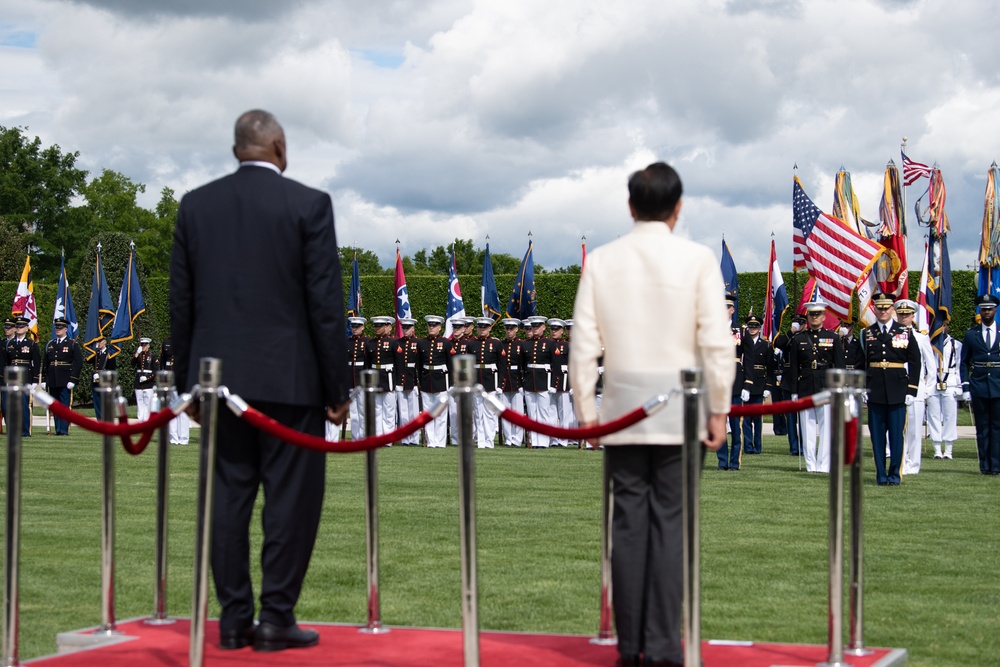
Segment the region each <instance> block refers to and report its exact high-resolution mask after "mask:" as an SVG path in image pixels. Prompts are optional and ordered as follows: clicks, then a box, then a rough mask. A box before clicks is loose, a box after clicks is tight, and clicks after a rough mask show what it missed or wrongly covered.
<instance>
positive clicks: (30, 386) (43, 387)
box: [28, 382, 45, 391]
mask: <svg viewBox="0 0 1000 667" xmlns="http://www.w3.org/2000/svg"><path fill="white" fill-rule="evenodd" d="M37 386H38V385H37V384H35V383H34V382H32V383H31V384H29V385H28V391H35V387H37ZM42 391H45V386H44V385H43V386H42Z"/></svg>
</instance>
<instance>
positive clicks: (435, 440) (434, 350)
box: [417, 315, 451, 447]
mask: <svg viewBox="0 0 1000 667" xmlns="http://www.w3.org/2000/svg"><path fill="white" fill-rule="evenodd" d="M424 321H425V322H427V338H421V339H420V340H418V341H417V373H418V375H419V376H420V392H421V394H423V396H424V400H425V401H436V400H438V396H440V395H441V394H442V393H445V392H447V391H448V387H449V384H448V377H449V376H448V372H449V370H450V366H449V363H450V362H451V341H450V340H448V339H447V338H444V337H442V336H441V327H442V326H443V325H444V318H443V317H441V316H440V315H425V316H424ZM424 430H425V432H426V433H427V446H428V447H444V446H445V441H446V439H447V437H448V411H447V410H444V411H442V412H441V414H440V415H438V416H437V417H435V418H434V420H433V421H431V422H429V423H428V424H427V426H426V427H425V428H424Z"/></svg>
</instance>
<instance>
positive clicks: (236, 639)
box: [219, 623, 254, 651]
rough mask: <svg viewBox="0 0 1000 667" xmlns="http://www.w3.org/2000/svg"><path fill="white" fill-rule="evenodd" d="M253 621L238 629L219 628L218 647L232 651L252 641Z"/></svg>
mask: <svg viewBox="0 0 1000 667" xmlns="http://www.w3.org/2000/svg"><path fill="white" fill-rule="evenodd" d="M253 634H254V627H253V623H251V624H250V625H248V626H245V627H243V628H240V629H238V630H219V648H221V649H223V650H226V651H232V650H234V649H238V648H243V647H244V646H249V645H250V644H252V643H253Z"/></svg>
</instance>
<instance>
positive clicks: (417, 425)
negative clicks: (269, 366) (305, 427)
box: [242, 406, 434, 454]
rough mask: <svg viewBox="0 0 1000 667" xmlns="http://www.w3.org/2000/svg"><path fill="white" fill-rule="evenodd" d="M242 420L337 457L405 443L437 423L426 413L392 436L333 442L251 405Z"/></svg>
mask: <svg viewBox="0 0 1000 667" xmlns="http://www.w3.org/2000/svg"><path fill="white" fill-rule="evenodd" d="M242 417H243V419H244V420H245V421H246V422H247V423H249V424H250V425H251V426H255V427H257V428H259V429H260V430H262V431H265V432H267V433H269V434H271V435H273V436H274V437H276V438H279V439H281V440H284V441H285V442H288V443H291V444H293V445H296V446H298V447H304V448H306V449H312V450H314V451H317V452H330V453H336V454H343V453H346V452H366V451H368V450H370V449H378V448H379V447H384V446H385V445H388V444H389V443H391V442H395V441H396V440H401V439H403V438H405V437H406V436H408V435H410V434H412V433H416V432H417V431H418V430H420V429H421V428H423V427H424V426H425V425H426V424H428V423H430V422H431V421H433V420H434V416H433V415H431V413H429V412H427V411H426V410H425V411H423V412H421V413H420V414H419V415H417V416H416V417H415V418H414V419H413V421H411V422H410V423H409V424H405V425H403V426H400V427H399V428H397V429H396V430H395V431H392V432H390V433H384V434H382V435H376V436H372V437H370V438H361V439H360V440H345V441H343V442H329V441H328V440H325V439H324V438H319V437H317V436H315V435H307V434H305V433H301V432H300V431H296V430H295V429H293V428H289V427H288V426H285V425H284V424H279V423H278V422H276V421H274V420H273V419H271V418H270V417H268V416H267V415H265V414H264V413H262V412H261V411H259V410H257V409H255V408H253V407H250V406H247V408H246V410H244V411H243V415H242Z"/></svg>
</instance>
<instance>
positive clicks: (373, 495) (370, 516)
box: [359, 370, 389, 634]
mask: <svg viewBox="0 0 1000 667" xmlns="http://www.w3.org/2000/svg"><path fill="white" fill-rule="evenodd" d="M360 386H361V388H362V390H363V391H364V392H365V396H364V401H365V436H366V437H371V436H374V435H375V434H376V428H375V421H376V420H375V417H376V415H375V402H376V400H377V398H378V396H377V394H378V390H379V387H378V371H371V370H369V371H361V385H360ZM376 453H377V452H376V450H374V449H369V450H368V451H367V452H365V551H366V553H367V556H368V622H367V623H366V624H365V627H363V628H361V629H360V630H359V632H364V633H368V634H383V633H386V632H389V628H384V627H382V612H381V605H380V602H379V585H378V570H379V568H378V459H377V457H376Z"/></svg>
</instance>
